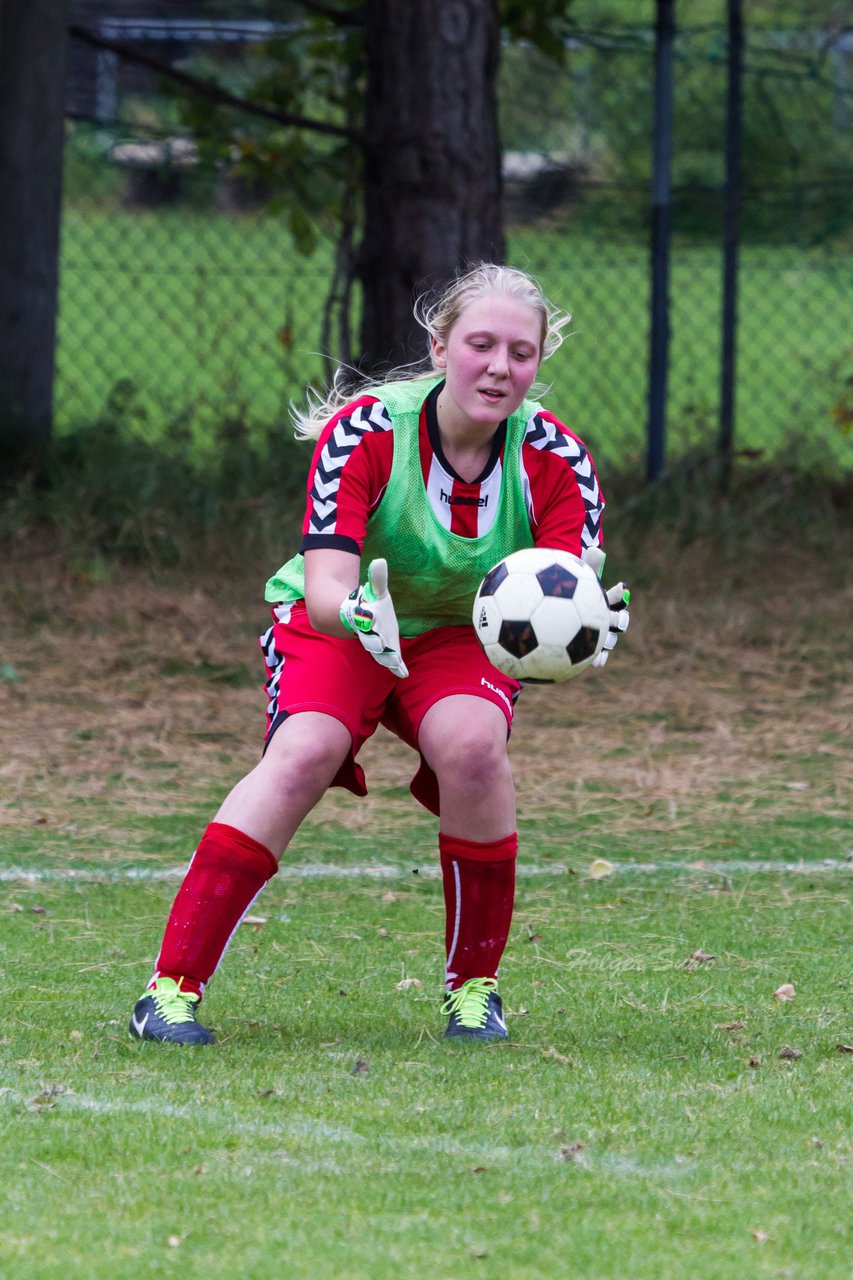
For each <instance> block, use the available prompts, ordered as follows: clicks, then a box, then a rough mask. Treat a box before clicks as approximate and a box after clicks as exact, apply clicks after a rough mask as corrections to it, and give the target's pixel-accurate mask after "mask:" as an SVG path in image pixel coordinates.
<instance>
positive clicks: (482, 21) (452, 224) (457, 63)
mask: <svg viewBox="0 0 853 1280" xmlns="http://www.w3.org/2000/svg"><path fill="white" fill-rule="evenodd" d="M366 13H367V65H368V84H367V102H366V134H367V155H366V171H365V230H364V244H363V253H362V258H361V264H360V276H361V280H362V285H363V298H364V308H363V319H362V333H361V345H362V366H363V367H364V368H365V369H372V370H376V369H381V368H382V366H383V365H388V364H389V363H391V364H397V363H400V362H401V361H405V360H412V359H416V358H418V357H421V356H423V355H424V354H425V352H426V343H425V338H424V334H423V330H422V329H420V327H419V326H418V325H417V324H416V322H415V321H414V319H413V317H412V303H413V301H414V299H415V297H416V295H417V294H418V293H420V292H421V291H422V290H423V289H424V288H425V287H426V288H433V287H436V286H440V285H442V284H444V283H445V282H446V281H447V280H449V279H450V278H451V277H452V276H453V274H454V273H455V272H456V271H457V270H458V269H459V268H460V267H465V266H467V265H469V264H472V263H474V262H478V261H482V260H489V261H502V260H503V254H504V237H503V227H502V219H501V156H500V142H499V138H498V125H497V102H496V92H495V80H496V76H497V69H498V59H499V53H500V26H499V22H498V13H497V5H496V3H495V0H440V3H436V0H405V3H401V2H400V0H367V6H366Z"/></svg>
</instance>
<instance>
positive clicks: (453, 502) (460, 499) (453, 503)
mask: <svg viewBox="0 0 853 1280" xmlns="http://www.w3.org/2000/svg"><path fill="white" fill-rule="evenodd" d="M439 498H440V500H441V501H442V502H446V503H447V505H448V507H482V508H483V510H484V511H485V509H486V507H487V506H488V505H489V495H488V494H486V495H485V497H482V498H466V497H465V496H464V494H459V495H458V496H457V497H455V498H454V497H453V494H452V493H448V492H447V490H446V489H441V490H439Z"/></svg>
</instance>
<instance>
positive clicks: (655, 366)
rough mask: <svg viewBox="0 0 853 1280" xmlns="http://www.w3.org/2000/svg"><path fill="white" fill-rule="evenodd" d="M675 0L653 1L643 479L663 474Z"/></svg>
mask: <svg viewBox="0 0 853 1280" xmlns="http://www.w3.org/2000/svg"><path fill="white" fill-rule="evenodd" d="M674 39H675V0H657V21H656V23H655V115H654V160H653V170H652V264H651V266H652V301H651V337H650V348H649V417H648V427H647V441H648V454H647V465H646V477H647V479H648V480H657V479H658V478H659V477H660V476H661V475H662V473H663V469H664V457H665V447H664V438H665V433H666V383H667V373H668V370H669V245H670V228H671V191H672V173H671V170H672V115H673V112H672V97H673V85H672V54H673V43H674Z"/></svg>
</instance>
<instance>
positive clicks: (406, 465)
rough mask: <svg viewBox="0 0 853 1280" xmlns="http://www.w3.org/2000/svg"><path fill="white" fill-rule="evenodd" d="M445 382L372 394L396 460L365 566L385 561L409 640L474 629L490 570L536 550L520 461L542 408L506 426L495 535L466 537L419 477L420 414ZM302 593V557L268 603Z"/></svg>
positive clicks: (277, 580)
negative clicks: (441, 513) (479, 594)
mask: <svg viewBox="0 0 853 1280" xmlns="http://www.w3.org/2000/svg"><path fill="white" fill-rule="evenodd" d="M440 381H441V379H440V378H435V379H432V380H430V381H429V382H428V383H424V382H423V381H420V380H419V381H417V382H397V383H390V384H389V385H387V386H384V387H379V388H376V389H374V390H373V391H372V392H370V393H369V394H372V395H375V396H376V397H377V398H378V399H379V400H380V401H381V402H382V404H383V405H384V406H385V408H386V409H387V411H388V414H389V416H390V417H391V420H392V422H393V423H394V457H393V462H392V465H391V475H390V477H389V480H388V486H387V488H386V490H385V493H384V494H383V497H382V501H381V502H380V504H379V506H378V508H377V510H376V511H375V512H374V514H373V515H372V516H371V517H370V520H369V521H368V524H367V535H366V538H365V542H364V548H363V550H362V555H361V559H362V564H363V565H364V566H365V567H366V566H367V565H368V564H369V563H370V561H371V560H376V559H378V558H379V557H383V558H384V559H385V560H387V561H388V586H389V589H390V591H391V596H392V598H393V600H394V608H395V610H396V613H397V619H398V621H399V623H400V634H401V635H404V636H416V635H420V634H421V633H422V632H424V631H429V630H431V629H432V628H433V627H443V626H453V625H456V626H463V625H469V624H470V622H471V611H472V608H473V602H474V594H475V592H476V590H477V587H478V586H479V585H480V582H481V580H482V579H483V577H484V576H485V575H486V573H487V572H488V571H489V569H491V568H492V566H493V565H495V564H497V562H498V561H499V560H502V559H503V557H504V556H506V555H509V553H510V552H511V551H516V550H519V549H520V548H521V547H531V546H533V535H532V533H531V530H530V520H529V518H528V514H527V508H526V506H525V502H524V493H523V489H522V482H521V464H520V460H521V442H522V439H523V436H524V429H525V426H526V424H527V422H528V420H529V419H530V417H531V415H532V414H533V413H535V412H536V410H537V408H538V405H536V404H534V403H533V402H531V401H529V400H526V401H524V402H523V403H522V404H521V405H520V406H519V408H518V409H517V410H516V412H515V413H514V414H513V415H512V417H510V418H509V420H508V422H507V433H506V446H505V448H504V457H503V474H502V477H501V489H500V497H499V500H498V513H497V516H496V518H495V521H494V523H493V525H492V527H491V529H490V530H489V532H488V533H486V534H484V535H483V536H482V537H480V538H463V537H461V536H460V535H459V534H456V533H451V532H450V531H449V530H448V529H445V528H444V527H443V526H442V525H441V524H440V523H439V522H438V520H437V519H436V516H435V514H434V512H433V510H432V507H431V506H430V502H429V498H428V496H427V491H426V487H425V485H424V481H423V476H422V474H421V463H420V453H419V447H418V426H419V421H420V413H421V408H422V406H423V402H424V400H425V399H426V397H427V396H428V395H429V393H430V391H432V389H433V387H435V386H437V384H438V383H439V382H440ZM362 576H364V575H362ZM304 590H305V587H304V561H303V559H302V556H301V555H299V556H295V557H294V558H293V560H290V561H288V563H287V564H286V565H284V566H283V567H282V568H281V569H280V570H279V572H278V573H277V574H276V575H275V576H274V577H273V578H271V579H270V581H269V582H268V583H267V590H266V599H267V600H269V601H272V602H274V601H279V600H293V599H298V598H299V597H301V596H302V595H303V593H304Z"/></svg>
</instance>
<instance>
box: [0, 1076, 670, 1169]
mask: <svg viewBox="0 0 853 1280" xmlns="http://www.w3.org/2000/svg"><path fill="white" fill-rule="evenodd" d="M161 1052H162V1051H161ZM2 1095H5V1097H3V1096H2ZM0 1101H6V1102H9V1103H11V1104H13V1105H14V1106H16V1107H17V1106H21V1105H26V1098H25V1097H24V1095H23V1094H20V1093H17V1092H16V1091H15V1090H13V1089H4V1090H0ZM53 1106H54V1108H55V1110H57V1111H66V1110H71V1111H86V1112H88V1113H89V1114H91V1115H96V1116H110V1115H138V1116H145V1117H151V1116H153V1117H155V1118H156V1119H158V1120H163V1119H164V1118H167V1117H168V1118H170V1119H175V1120H180V1121H182V1122H184V1123H187V1122H189V1123H192V1124H211V1123H212V1124H214V1125H215V1126H216V1127H218V1128H220V1129H224V1130H225V1131H226V1132H229V1133H242V1134H252V1135H254V1136H256V1137H269V1138H291V1139H297V1140H301V1141H302V1142H306V1143H311V1142H315V1143H320V1144H321V1145H322V1146H323V1147H324V1148H325V1147H327V1146H329V1145H337V1146H353V1147H361V1148H362V1149H364V1147H365V1144H368V1143H369V1144H370V1145H371V1146H373V1147H375V1148H377V1149H378V1152H382V1151H385V1150H386V1149H387V1150H390V1151H392V1152H393V1153H394V1154H395V1155H399V1153H400V1152H401V1151H409V1152H420V1151H425V1152H427V1153H428V1154H429V1155H445V1156H455V1157H462V1158H464V1159H465V1160H468V1161H472V1162H473V1161H476V1162H478V1163H481V1162H483V1161H486V1160H488V1161H489V1162H491V1163H492V1164H499V1163H503V1164H508V1163H510V1162H511V1163H512V1164H513V1165H516V1166H517V1165H518V1164H519V1163H520V1162H523V1161H525V1160H526V1161H527V1162H532V1163H533V1164H534V1165H535V1166H536V1167H540V1166H541V1164H542V1159H543V1150H542V1148H541V1147H539V1146H535V1145H534V1146H525V1147H508V1146H503V1145H499V1144H494V1143H488V1144H485V1145H483V1146H480V1147H472V1146H471V1143H470V1142H469V1141H467V1140H465V1141H462V1140H460V1139H457V1138H454V1137H452V1136H451V1135H449V1134H431V1133H420V1134H418V1135H417V1136H414V1137H411V1138H401V1137H400V1136H399V1135H396V1136H394V1137H391V1136H386V1135H384V1134H377V1133H373V1134H372V1135H371V1137H370V1138H369V1139H368V1138H366V1137H365V1136H364V1135H362V1134H360V1133H357V1132H356V1131H355V1130H354V1129H350V1128H348V1127H346V1126H344V1125H330V1124H326V1123H324V1122H323V1121H322V1120H313V1119H310V1118H308V1117H306V1116H298V1117H294V1116H293V1115H290V1116H288V1117H287V1118H282V1119H281V1120H277V1121H270V1122H267V1123H263V1122H259V1121H251V1120H238V1119H237V1118H236V1117H234V1116H229V1115H226V1114H225V1113H224V1112H222V1111H220V1110H217V1111H213V1110H210V1111H204V1110H202V1109H201V1108H200V1107H197V1106H175V1105H174V1104H172V1103H167V1102H159V1101H156V1100H155V1099H145V1098H142V1099H137V1100H135V1101H129V1100H122V1101H115V1102H113V1101H109V1100H108V1099H103V1098H93V1097H91V1096H88V1095H86V1094H80V1093H75V1092H74V1091H73V1090H68V1092H67V1093H62V1094H58V1095H57V1097H56V1101H55V1103H54V1104H53ZM272 1154H273V1155H274V1156H275V1157H281V1156H284V1157H285V1159H286V1161H287V1162H288V1163H292V1164H305V1163H311V1164H313V1165H314V1166H315V1167H317V1168H320V1169H335V1168H336V1167H337V1166H336V1164H335V1162H334V1161H333V1160H323V1161H319V1162H317V1161H314V1162H311V1161H310V1160H309V1161H307V1162H306V1160H305V1156H304V1155H300V1153H298V1152H294V1151H288V1152H274V1153H272ZM269 1155H270V1153H265V1152H262V1153H259V1154H258V1155H257V1157H256V1158H257V1160H258V1161H261V1160H263V1159H265V1158H268V1156H269ZM590 1155H591V1156H592V1153H590ZM553 1158H554V1159H555V1160H556V1159H558V1158H559V1156H558V1152H557V1151H556V1150H555V1151H554V1153H553ZM586 1163H587V1161H586V1160H585V1159H583V1158H582V1159H581V1160H580V1161H579V1164H580V1165H581V1167H582V1166H583V1164H586ZM589 1163H594V1164H597V1165H598V1166H599V1167H603V1168H606V1169H607V1170H608V1171H609V1172H611V1173H613V1174H615V1175H617V1176H622V1177H629V1178H630V1177H638V1178H648V1177H652V1176H655V1177H660V1178H664V1179H672V1180H679V1179H682V1178H683V1177H684V1176H685V1174H686V1173H689V1172H691V1170H692V1168H693V1167H694V1166H693V1163H692V1161H689V1160H684V1161H679V1162H673V1161H661V1162H660V1163H659V1164H656V1165H652V1166H644V1165H642V1164H640V1163H639V1162H637V1161H634V1160H632V1158H631V1157H630V1156H616V1157H613V1156H610V1155H609V1154H608V1153H602V1154H601V1155H600V1156H599V1157H597V1158H595V1157H593V1158H592V1159H591V1160H590V1161H589Z"/></svg>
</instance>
